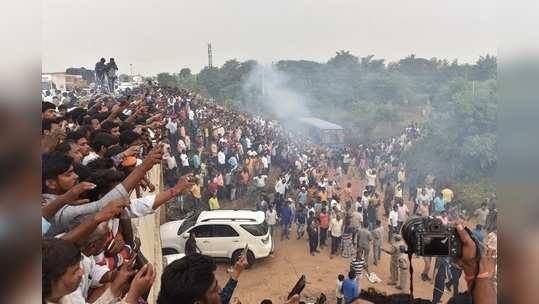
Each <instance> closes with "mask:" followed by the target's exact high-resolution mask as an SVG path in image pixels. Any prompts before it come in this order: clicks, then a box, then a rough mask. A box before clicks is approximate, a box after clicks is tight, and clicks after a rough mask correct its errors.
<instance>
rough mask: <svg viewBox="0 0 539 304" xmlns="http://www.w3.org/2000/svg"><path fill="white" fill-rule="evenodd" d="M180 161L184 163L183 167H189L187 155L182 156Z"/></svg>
mask: <svg viewBox="0 0 539 304" xmlns="http://www.w3.org/2000/svg"><path fill="white" fill-rule="evenodd" d="M180 160H181V161H182V166H183V167H189V158H188V157H187V154H185V153H182V154H180Z"/></svg>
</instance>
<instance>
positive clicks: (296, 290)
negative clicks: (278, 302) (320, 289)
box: [287, 274, 305, 300]
mask: <svg viewBox="0 0 539 304" xmlns="http://www.w3.org/2000/svg"><path fill="white" fill-rule="evenodd" d="M304 288H305V275H304V274H303V275H301V277H300V278H299V280H298V281H297V282H296V285H294V288H292V290H291V291H290V293H289V294H288V298H287V299H288V300H290V298H292V297H293V296H294V295H299V294H301V292H302V291H303V289H304Z"/></svg>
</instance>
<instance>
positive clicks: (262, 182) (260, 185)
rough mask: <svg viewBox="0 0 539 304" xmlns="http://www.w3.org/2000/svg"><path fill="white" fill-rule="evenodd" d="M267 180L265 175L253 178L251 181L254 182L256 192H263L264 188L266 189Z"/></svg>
mask: <svg viewBox="0 0 539 304" xmlns="http://www.w3.org/2000/svg"><path fill="white" fill-rule="evenodd" d="M267 178H268V176H267V175H265V174H259V175H257V176H255V177H253V181H254V182H255V186H256V190H257V191H258V192H262V191H264V188H266V179H267Z"/></svg>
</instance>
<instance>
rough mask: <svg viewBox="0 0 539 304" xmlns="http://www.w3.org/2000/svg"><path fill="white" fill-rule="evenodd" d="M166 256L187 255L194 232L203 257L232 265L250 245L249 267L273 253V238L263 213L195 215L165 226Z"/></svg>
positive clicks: (164, 251) (163, 232)
mask: <svg viewBox="0 0 539 304" xmlns="http://www.w3.org/2000/svg"><path fill="white" fill-rule="evenodd" d="M160 230H161V243H162V249H163V254H164V255H166V254H174V253H184V252H185V241H186V240H187V239H188V238H189V234H190V233H192V232H193V233H194V234H195V236H196V241H197V246H198V247H199V248H200V250H201V251H202V253H203V254H205V255H209V256H211V257H215V258H228V259H231V261H232V263H235V262H236V260H237V259H238V258H239V256H240V255H241V252H242V250H243V249H244V248H245V244H249V251H248V252H247V260H248V262H249V267H250V266H252V265H253V263H254V261H255V260H256V259H260V258H265V257H267V256H269V255H270V254H271V253H272V252H273V246H274V244H273V239H272V238H271V236H270V234H269V231H268V226H267V225H266V222H265V215H264V212H262V211H252V210H212V211H202V212H199V213H196V212H192V213H189V214H187V215H186V216H185V217H184V218H183V219H181V220H177V221H172V222H168V223H165V224H163V225H161V229H160Z"/></svg>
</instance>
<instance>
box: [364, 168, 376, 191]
mask: <svg viewBox="0 0 539 304" xmlns="http://www.w3.org/2000/svg"><path fill="white" fill-rule="evenodd" d="M365 175H366V177H367V191H369V193H373V192H374V190H375V189H376V170H374V169H369V170H367V171H365Z"/></svg>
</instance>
